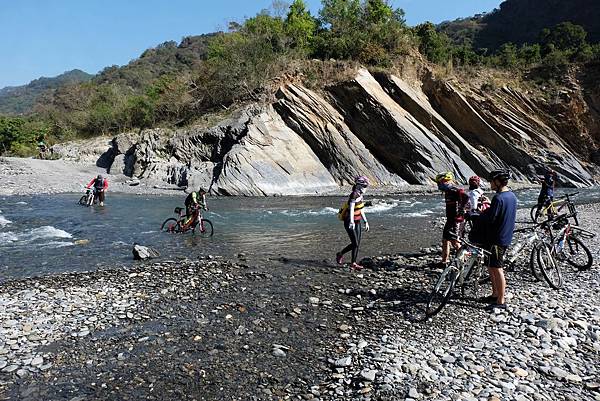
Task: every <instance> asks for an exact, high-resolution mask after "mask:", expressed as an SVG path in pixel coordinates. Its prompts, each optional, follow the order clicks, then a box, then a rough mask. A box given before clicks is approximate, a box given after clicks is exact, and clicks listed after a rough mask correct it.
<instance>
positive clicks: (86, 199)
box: [79, 188, 96, 206]
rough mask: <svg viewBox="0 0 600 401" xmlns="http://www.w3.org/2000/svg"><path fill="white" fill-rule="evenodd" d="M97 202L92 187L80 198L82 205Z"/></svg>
mask: <svg viewBox="0 0 600 401" xmlns="http://www.w3.org/2000/svg"><path fill="white" fill-rule="evenodd" d="M95 202H96V194H95V193H94V190H93V189H91V188H87V190H86V191H85V195H83V196H82V197H81V198H79V204H80V205H81V206H92V205H93V204H94V203H95Z"/></svg>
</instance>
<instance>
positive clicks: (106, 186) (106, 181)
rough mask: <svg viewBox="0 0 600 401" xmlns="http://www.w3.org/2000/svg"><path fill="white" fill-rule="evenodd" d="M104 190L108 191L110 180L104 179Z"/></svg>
mask: <svg viewBox="0 0 600 401" xmlns="http://www.w3.org/2000/svg"><path fill="white" fill-rule="evenodd" d="M104 189H105V190H106V189H108V180H107V179H106V178H105V179H104Z"/></svg>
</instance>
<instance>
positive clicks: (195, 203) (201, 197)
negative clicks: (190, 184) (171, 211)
mask: <svg viewBox="0 0 600 401" xmlns="http://www.w3.org/2000/svg"><path fill="white" fill-rule="evenodd" d="M196 208H199V209H200V210H208V205H207V204H206V191H205V190H204V188H200V189H199V190H198V192H192V193H191V194H189V195H188V196H187V198H185V214H186V220H185V224H188V223H189V221H190V219H191V218H192V216H193V214H194V210H195V209H196Z"/></svg>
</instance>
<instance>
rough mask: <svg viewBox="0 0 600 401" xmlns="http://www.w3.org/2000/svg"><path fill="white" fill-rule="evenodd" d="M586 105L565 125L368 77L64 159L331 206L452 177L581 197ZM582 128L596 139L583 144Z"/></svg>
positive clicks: (539, 110) (522, 107)
mask: <svg viewBox="0 0 600 401" xmlns="http://www.w3.org/2000/svg"><path fill="white" fill-rule="evenodd" d="M585 84H587V85H594V83H590V82H587V83H584V85H585ZM584 93H585V91H583V90H581V91H580V94H579V96H575V100H574V102H580V103H581V104H582V105H583V106H581V107H580V109H581V110H580V111H578V110H579V109H577V108H573V107H571V108H569V107H567V108H566V110H570V111H571V113H573V114H574V115H575V116H576V117H577V118H578V120H577V121H579V123H578V124H575V123H565V122H561V121H560V119H558V118H557V117H556V116H553V115H552V108H551V107H550V106H548V105H540V104H537V103H536V102H534V101H532V100H530V99H528V98H527V97H526V96H524V95H522V94H521V93H519V92H517V91H515V90H512V89H510V88H508V87H505V88H502V89H501V90H498V91H494V92H492V93H482V92H481V91H479V92H478V91H473V90H462V89H460V88H458V87H456V86H455V85H453V84H451V83H449V82H445V81H442V80H438V79H435V78H433V77H432V76H431V74H428V73H426V74H423V76H422V77H421V78H420V79H419V80H417V81H411V83H410V84H409V83H408V82H407V81H404V80H403V79H401V78H399V77H397V76H393V75H385V74H375V75H372V74H371V73H370V72H369V71H367V70H365V69H361V70H359V71H358V72H357V74H356V75H355V77H354V79H352V80H349V81H346V82H341V83H338V84H335V85H332V86H331V87H328V88H325V90H324V91H322V92H321V93H316V92H314V91H311V90H309V89H307V88H305V87H303V86H301V85H299V84H294V83H289V84H285V85H283V86H281V87H280V88H279V90H278V92H277V100H276V101H275V102H274V103H273V104H266V105H254V106H251V107H247V108H245V109H243V110H239V111H238V112H237V113H235V115H234V116H232V117H231V118H229V119H228V120H226V121H223V122H222V123H220V124H218V125H217V126H215V127H213V128H210V129H200V128H191V129H186V130H177V131H168V130H162V129H154V130H144V131H142V132H141V133H127V134H122V135H119V136H117V137H116V138H114V139H113V140H112V141H110V142H108V141H106V140H97V141H96V142H97V143H96V142H95V145H94V146H92V147H90V146H86V147H85V148H86V149H87V150H86V151H85V152H82V151H79V152H78V151H77V146H73V145H70V146H69V145H67V146H57V147H56V148H55V151H56V152H57V153H59V154H62V155H63V157H68V158H81V159H84V160H88V159H90V158H94V159H95V160H96V161H97V164H98V165H99V166H101V167H106V168H107V169H108V171H109V172H110V174H125V175H128V176H135V177H139V178H142V179H143V178H152V179H159V180H162V181H164V182H165V183H168V184H174V185H178V186H191V187H194V188H196V187H198V186H204V187H207V188H210V189H211V192H212V193H216V194H222V195H306V194H326V193H330V192H332V191H335V190H336V189H338V188H339V186H341V185H346V184H349V183H351V182H352V180H353V177H355V176H356V175H367V176H368V177H369V178H370V179H371V180H372V181H373V183H374V185H375V186H378V187H384V186H385V187H388V188H402V187H403V186H406V185H408V184H425V185H431V180H430V178H431V177H433V176H435V175H436V174H437V173H438V172H441V171H448V170H449V171H453V172H454V173H455V175H456V177H458V179H459V181H463V182H464V181H466V180H467V178H468V177H469V176H471V175H474V174H478V175H484V176H485V175H486V174H487V172H489V171H491V170H492V169H494V168H500V167H506V168H510V169H511V170H512V171H513V173H514V175H515V177H516V178H517V179H518V180H520V181H523V182H527V181H530V180H532V179H534V178H535V175H536V174H538V173H540V172H542V171H543V166H544V165H548V164H549V165H551V166H553V167H554V168H555V169H557V170H558V171H559V172H560V175H561V181H562V184H563V185H568V186H575V187H580V186H587V185H592V184H594V182H595V181H594V176H597V175H598V172H599V169H598V166H597V165H596V164H594V161H595V162H596V163H597V162H598V161H599V160H600V154H599V153H600V152H599V151H598V149H599V147H598V145H597V144H598V141H600V133H598V132H596V131H595V130H597V128H598V125H599V124H598V122H597V120H596V117H597V116H598V114H599V113H598V102H599V101H598V96H595V97H594V95H590V94H586V95H584ZM577 104H579V103H577ZM563 112H565V113H566V111H565V110H563ZM594 113H596V114H594ZM569 124H570V125H569ZM576 127H579V128H581V127H585V129H586V130H587V131H586V132H583V133H581V132H580V133H579V136H577V135H574V134H573V132H574V131H575V130H576V129H577V128H576ZM594 127H595V128H594Z"/></svg>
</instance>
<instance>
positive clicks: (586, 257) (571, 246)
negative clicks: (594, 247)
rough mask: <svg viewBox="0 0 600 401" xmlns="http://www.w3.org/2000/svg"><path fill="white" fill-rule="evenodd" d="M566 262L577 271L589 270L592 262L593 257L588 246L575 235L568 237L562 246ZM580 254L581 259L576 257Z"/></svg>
mask: <svg viewBox="0 0 600 401" xmlns="http://www.w3.org/2000/svg"><path fill="white" fill-rule="evenodd" d="M563 252H564V253H565V256H566V257H567V262H568V263H569V264H570V265H571V266H573V267H575V268H576V269H577V270H579V271H585V270H589V269H590V268H591V267H592V264H593V263H594V258H593V256H592V253H591V252H590V250H589V249H588V247H587V246H586V245H585V244H584V243H583V242H582V241H581V240H580V239H579V238H577V237H571V236H570V237H568V238H567V245H566V246H565V247H564V251H563ZM577 255H580V257H581V259H577Z"/></svg>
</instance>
